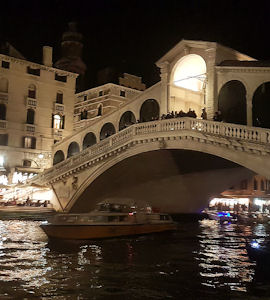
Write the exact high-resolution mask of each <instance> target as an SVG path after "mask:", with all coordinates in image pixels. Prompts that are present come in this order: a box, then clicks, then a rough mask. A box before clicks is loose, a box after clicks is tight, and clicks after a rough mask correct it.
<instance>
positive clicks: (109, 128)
mask: <svg viewBox="0 0 270 300" xmlns="http://www.w3.org/2000/svg"><path fill="white" fill-rule="evenodd" d="M113 134H115V128H114V125H113V124H112V123H110V122H108V123H106V124H104V125H103V126H102V128H101V130H100V140H101V141H102V140H104V139H106V138H107V137H109V136H111V135H113Z"/></svg>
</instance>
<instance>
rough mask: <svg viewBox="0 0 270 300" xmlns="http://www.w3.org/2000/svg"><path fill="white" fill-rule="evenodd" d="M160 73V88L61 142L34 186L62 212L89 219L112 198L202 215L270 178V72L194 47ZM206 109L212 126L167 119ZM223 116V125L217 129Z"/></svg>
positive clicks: (169, 59)
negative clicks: (253, 180) (217, 199)
mask: <svg viewBox="0 0 270 300" xmlns="http://www.w3.org/2000/svg"><path fill="white" fill-rule="evenodd" d="M156 65H157V66H158V67H159V68H160V73H161V80H160V82H158V83H157V84H155V85H153V86H152V87H150V88H148V89H147V90H145V91H143V92H140V93H138V94H137V95H136V97H134V98H132V99H126V101H125V102H123V103H121V105H120V106H119V107H117V109H112V110H111V111H110V112H109V113H107V114H104V115H102V116H101V117H100V118H98V119H93V120H92V119H89V120H87V122H86V126H85V127H83V128H81V129H80V130H77V131H74V133H73V135H71V136H68V137H66V138H65V139H63V140H62V141H61V142H59V143H56V144H55V146H54V148H53V151H52V158H53V162H52V165H53V166H52V167H51V168H50V169H47V170H45V171H44V172H43V173H42V174H41V175H39V176H38V177H36V178H35V179H34V180H33V181H34V182H35V183H37V184H42V185H44V184H46V185H49V186H51V187H52V189H53V191H54V196H55V198H54V200H53V201H54V204H55V206H56V207H58V208H59V209H60V210H65V211H74V212H75V211H79V212H82V211H89V210H90V209H92V208H93V206H94V204H95V203H96V202H98V201H100V200H103V199H105V198H108V197H128V198H134V199H135V200H136V201H139V200H142V201H146V202H147V201H148V202H150V203H151V204H152V205H156V206H158V207H160V208H162V209H163V210H165V211H168V212H197V211H199V210H200V209H201V208H203V207H205V206H206V204H207V200H208V199H209V198H210V197H211V196H214V195H216V194H218V193H220V192H221V191H223V190H225V189H227V188H229V187H230V186H232V185H234V183H235V182H237V181H238V182H239V181H240V180H242V179H245V178H248V177H250V176H252V175H253V174H254V173H258V174H260V175H263V176H265V177H267V178H268V179H270V171H269V170H270V159H269V158H270V157H269V153H270V131H269V130H268V129H265V128H270V123H269V120H270V118H269V116H268V112H269V109H270V107H269V101H268V99H269V96H270V95H269V93H270V88H269V87H270V81H269V74H270V66H268V65H267V64H266V63H263V62H259V61H257V60H255V59H253V58H251V57H249V56H247V55H245V54H242V53H239V52H237V51H235V50H233V49H230V48H227V47H224V46H221V45H219V44H217V43H212V42H201V41H186V40H182V41H181V42H180V43H179V44H177V45H176V46H175V47H174V48H173V49H171V50H170V51H169V52H168V53H167V54H165V55H164V56H163V57H162V58H161V59H160V60H159V61H158V62H157V63H156ZM202 108H206V112H207V119H208V120H202V119H199V118H197V119H193V118H173V119H165V120H160V117H161V115H163V114H167V113H169V112H171V111H177V112H178V111H180V110H183V111H185V112H186V111H188V110H189V109H192V110H194V111H195V112H196V114H197V116H198V117H200V114H201V110H202ZM217 110H219V111H220V112H221V115H222V120H223V122H214V121H212V119H213V115H214V112H216V111H217ZM83 121H85V120H83ZM254 126H256V127H254Z"/></svg>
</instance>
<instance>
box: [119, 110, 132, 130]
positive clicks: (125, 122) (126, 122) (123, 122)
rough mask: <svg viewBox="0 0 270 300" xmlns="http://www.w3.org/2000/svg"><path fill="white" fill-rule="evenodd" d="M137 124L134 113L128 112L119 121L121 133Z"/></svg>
mask: <svg viewBox="0 0 270 300" xmlns="http://www.w3.org/2000/svg"><path fill="white" fill-rule="evenodd" d="M135 123H136V118H135V115H134V114H133V112H132V111H126V112H124V113H123V114H122V116H121V118H120V121H119V131H121V130H123V129H125V128H127V127H129V126H130V125H133V124H135Z"/></svg>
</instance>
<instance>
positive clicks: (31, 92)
mask: <svg viewBox="0 0 270 300" xmlns="http://www.w3.org/2000/svg"><path fill="white" fill-rule="evenodd" d="M28 97H29V98H32V99H36V87H35V85H34V84H30V85H29V87H28Z"/></svg>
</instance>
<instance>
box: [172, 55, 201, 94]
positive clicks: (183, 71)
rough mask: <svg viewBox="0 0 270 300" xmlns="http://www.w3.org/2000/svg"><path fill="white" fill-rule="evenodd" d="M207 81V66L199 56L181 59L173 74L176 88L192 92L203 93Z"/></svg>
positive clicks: (187, 56)
mask: <svg viewBox="0 0 270 300" xmlns="http://www.w3.org/2000/svg"><path fill="white" fill-rule="evenodd" d="M205 79H206V64H205V61H204V59H203V58H202V57H201V56H199V55H197V54H189V55H186V56H184V57H183V58H182V59H180V61H179V62H178V63H177V65H176V68H175V71H174V74H173V82H174V84H175V85H176V86H179V87H183V88H185V89H189V90H192V91H201V90H202V89H203V86H204V81H205Z"/></svg>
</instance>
